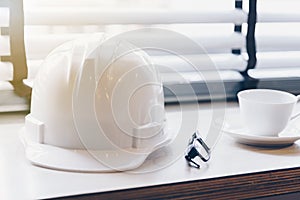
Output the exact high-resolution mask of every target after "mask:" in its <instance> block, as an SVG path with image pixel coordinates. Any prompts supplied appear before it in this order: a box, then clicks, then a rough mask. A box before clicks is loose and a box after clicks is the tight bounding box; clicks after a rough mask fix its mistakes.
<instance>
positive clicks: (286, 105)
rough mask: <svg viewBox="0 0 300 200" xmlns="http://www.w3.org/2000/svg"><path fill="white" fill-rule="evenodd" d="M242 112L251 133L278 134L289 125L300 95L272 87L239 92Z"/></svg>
mask: <svg viewBox="0 0 300 200" xmlns="http://www.w3.org/2000/svg"><path fill="white" fill-rule="evenodd" d="M238 100H239V106H240V112H241V116H242V120H243V122H244V125H245V127H246V128H247V129H248V130H249V131H250V133H251V134H254V135H260V136H278V133H280V132H281V131H283V130H284V129H285V127H286V126H287V124H288V122H289V120H290V119H291V115H292V112H293V109H294V107H295V104H296V103H297V102H298V101H299V100H300V95H298V96H295V95H293V94H290V93H288V92H284V91H279V90H270V89H250V90H244V91H241V92H239V93H238Z"/></svg>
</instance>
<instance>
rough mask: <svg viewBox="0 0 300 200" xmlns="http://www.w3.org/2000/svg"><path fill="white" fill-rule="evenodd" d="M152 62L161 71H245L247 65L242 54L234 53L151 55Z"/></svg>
mask: <svg viewBox="0 0 300 200" xmlns="http://www.w3.org/2000/svg"><path fill="white" fill-rule="evenodd" d="M151 58H152V62H153V63H154V64H155V65H156V66H157V67H158V68H159V71H160V72H164V73H166V72H172V71H173V70H174V71H177V72H178V71H181V72H188V71H197V70H198V71H203V70H213V69H218V70H226V69H227V70H228V69H232V70H237V71H244V70H245V69H246V66H247V61H246V59H244V58H243V56H242V55H234V54H208V55H182V56H151Z"/></svg>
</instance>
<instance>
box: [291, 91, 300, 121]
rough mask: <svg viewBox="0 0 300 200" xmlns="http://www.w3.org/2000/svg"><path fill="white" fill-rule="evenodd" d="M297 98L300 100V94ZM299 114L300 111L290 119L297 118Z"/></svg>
mask: <svg viewBox="0 0 300 200" xmlns="http://www.w3.org/2000/svg"><path fill="white" fill-rule="evenodd" d="M296 98H297V102H299V101H300V95H298V96H296ZM299 116H300V113H297V114H295V115H294V116H292V117H291V118H290V120H294V119H296V118H297V117H299Z"/></svg>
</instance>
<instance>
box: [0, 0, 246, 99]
mask: <svg viewBox="0 0 300 200" xmlns="http://www.w3.org/2000/svg"><path fill="white" fill-rule="evenodd" d="M241 2H242V1H240V0H211V1H207V0H188V1H179V0H168V1H160V0H154V1H151V2H149V1H146V0H113V1H109V2H107V1H99V0H73V1H71V0H51V1H49V0H24V23H25V27H24V29H25V30H24V38H25V50H26V58H27V66H28V78H29V79H34V77H35V75H36V73H37V72H38V70H39V66H40V64H41V63H42V61H43V59H44V58H45V57H46V56H47V54H48V53H49V52H50V51H52V50H53V49H54V48H55V47H57V46H58V45H60V44H62V43H64V42H66V41H69V40H72V39H76V38H78V37H81V36H84V35H86V36H87V35H89V34H91V33H95V32H104V33H106V34H108V35H114V34H115V35H116V34H118V33H122V32H125V31H128V30H135V29H139V28H143V27H150V28H152V27H154V28H163V29H167V30H171V31H174V32H177V33H180V34H182V35H185V36H187V37H188V38H190V39H191V40H193V41H194V42H196V43H197V44H199V45H200V46H202V47H203V48H204V50H205V53H204V52H199V51H198V50H197V49H195V48H193V47H192V46H188V45H185V44H178V43H176V41H174V40H175V39H176V38H172V37H169V36H167V35H159V34H155V35H154V34H153V33H152V32H151V31H148V32H147V31H144V32H139V33H138V34H137V35H134V37H135V39H136V40H137V41H138V40H140V41H139V43H143V41H149V40H150V41H151V42H152V43H153V46H155V45H156V44H162V43H163V44H164V45H165V46H166V47H170V48H172V49H176V48H177V49H179V50H180V52H181V53H182V54H183V55H182V56H183V57H185V58H187V59H188V60H193V61H195V62H196V63H199V66H200V71H201V73H202V74H205V77H208V79H207V80H205V81H206V82H212V83H214V82H218V81H220V80H216V78H215V76H213V73H212V71H211V70H210V69H211V67H212V65H214V66H216V67H217V69H218V70H219V73H220V77H221V78H222V81H223V82H224V84H225V89H226V92H227V95H228V96H230V95H231V96H232V97H233V96H234V95H235V93H236V91H237V90H239V88H240V84H241V82H242V81H243V80H244V78H243V76H242V75H241V74H240V72H243V71H244V70H245V69H246V66H247V56H246V55H244V54H243V53H240V52H245V48H246V39H245V33H243V32H242V31H241V27H242V25H244V24H245V23H246V22H247V12H245V10H243V9H242V6H241V5H242V4H241ZM1 9H3V12H0V13H1V14H0V15H1V17H0V19H1V21H0V24H5V23H6V21H5V20H8V18H9V17H8V16H9V9H6V8H1ZM125 39H126V38H125ZM0 43H1V44H3V45H1V46H0V54H1V56H2V54H3V56H5V55H6V54H8V53H9V49H10V47H9V37H8V36H6V35H4V36H2V35H1V38H0ZM148 53H149V54H150V56H151V57H152V60H153V62H154V64H156V65H157V67H158V69H159V71H160V72H161V74H162V77H163V82H164V85H165V86H166V87H168V88H171V89H172V90H174V91H177V92H176V94H177V95H182V96H184V97H186V98H185V99H186V100H188V99H189V98H188V96H189V95H190V94H186V93H185V89H184V88H185V84H192V86H193V88H194V89H195V92H196V94H197V95H198V98H199V99H204V100H205V99H209V98H211V96H210V94H208V90H207V86H206V83H205V81H204V80H203V77H202V76H199V74H197V73H194V69H193V68H192V67H190V66H189V64H188V63H187V62H185V60H183V59H180V58H179V57H178V56H174V55H170V54H164V53H161V52H153V51H149V52H148ZM207 55H208V56H209V58H210V59H211V60H212V62H207V59H206V56H207ZM162 65H164V66H170V67H171V68H172V69H175V70H176V71H178V72H180V74H181V76H182V77H183V78H184V80H185V81H182V80H178V79H177V78H178V77H177V76H175V75H174V73H173V72H172V70H169V69H168V68H162V67H160V66H162ZM214 66H213V67H214ZM0 70H1V73H0V74H1V76H0V78H1V80H2V81H7V80H11V79H12V75H13V66H12V65H11V64H9V63H5V62H1V67H0ZM210 75H211V76H210ZM210 77H211V78H210ZM165 95H166V101H167V102H172V101H175V99H174V97H173V96H172V94H171V92H170V91H169V92H168V91H166V92H165ZM215 98H224V96H222V97H220V96H218V94H216V96H215Z"/></svg>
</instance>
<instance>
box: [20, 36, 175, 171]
mask: <svg viewBox="0 0 300 200" xmlns="http://www.w3.org/2000/svg"><path fill="white" fill-rule="evenodd" d="M174 137H175V135H173V134H172V133H171V132H168V131H167V128H166V120H165V110H164V97H163V87H162V83H161V80H160V78H159V75H158V72H157V70H156V69H155V68H154V66H153V65H152V64H151V62H149V58H148V56H147V54H146V53H145V52H144V51H143V50H141V49H137V48H134V46H133V45H129V44H128V43H126V42H124V41H117V40H114V39H112V38H111V39H106V38H105V37H104V36H103V35H93V37H90V38H83V39H79V40H75V41H72V42H68V43H65V44H63V45H62V46H60V47H58V48H56V49H55V50H54V51H53V52H51V53H50V54H49V56H47V58H46V59H45V61H44V63H43V64H42V65H41V69H40V71H39V73H38V75H37V77H36V79H35V80H34V84H33V90H32V99H31V112H30V114H29V115H27V116H26V119H25V127H24V129H23V132H22V138H23V141H24V144H25V148H26V157H27V158H28V159H29V160H30V161H31V162H32V163H33V164H35V165H38V166H43V167H47V168H52V169H60V170H69V171H87V172H105V171H116V170H117V171H123V170H129V169H134V168H136V167H138V166H140V165H141V164H142V163H143V162H144V161H145V159H146V158H147V156H148V155H149V154H150V153H151V152H153V151H155V150H156V149H158V148H160V147H163V146H165V145H167V144H169V143H170V142H171V141H172V140H173V139H174Z"/></svg>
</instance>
